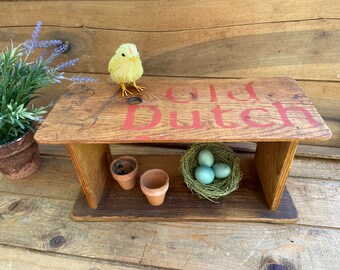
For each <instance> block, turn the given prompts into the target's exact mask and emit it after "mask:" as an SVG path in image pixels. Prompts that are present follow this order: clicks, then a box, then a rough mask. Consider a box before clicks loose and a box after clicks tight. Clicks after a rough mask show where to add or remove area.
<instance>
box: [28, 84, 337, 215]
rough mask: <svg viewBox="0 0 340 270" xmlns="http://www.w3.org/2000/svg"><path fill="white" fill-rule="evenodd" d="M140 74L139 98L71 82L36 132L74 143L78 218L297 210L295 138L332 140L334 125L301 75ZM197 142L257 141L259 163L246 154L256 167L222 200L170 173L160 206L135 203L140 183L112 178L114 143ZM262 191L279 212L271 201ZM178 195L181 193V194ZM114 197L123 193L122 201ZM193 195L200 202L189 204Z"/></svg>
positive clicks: (49, 138) (49, 140) (48, 139)
mask: <svg viewBox="0 0 340 270" xmlns="http://www.w3.org/2000/svg"><path fill="white" fill-rule="evenodd" d="M139 83H140V84H141V85H143V86H145V87H146V90H145V91H144V92H143V93H142V94H140V93H137V95H139V96H140V97H142V99H143V102H142V103H141V104H138V105H129V104H128V103H127V100H126V99H125V98H123V97H121V96H120V95H118V96H117V97H116V96H115V95H114V93H115V92H116V90H117V89H118V86H117V85H114V84H108V83H96V84H73V85H71V86H70V88H69V89H68V90H67V91H66V93H65V94H64V95H63V96H62V97H61V98H60V100H59V101H58V102H57V104H56V105H55V106H54V108H53V109H52V111H51V112H50V114H49V115H48V117H47V119H46V121H45V122H44V123H43V124H42V126H41V127H40V129H39V130H38V132H37V133H36V135H35V139H36V140H37V141H38V142H39V143H49V144H66V145H67V147H68V150H69V153H70V156H71V158H72V162H73V165H74V167H75V169H76V172H77V174H78V177H79V180H80V183H81V186H82V189H83V192H84V195H83V194H81V195H80V196H79V198H78V199H77V202H76V204H75V207H74V210H73V217H74V218H75V219H77V220H82V219H86V220H90V219H92V220H102V219H106V218H108V219H112V220H125V219H127V218H133V219H139V218H141V219H142V218H144V219H154V220H159V219H163V218H167V219H169V220H170V219H176V220H180V219H184V220H243V219H245V220H250V219H254V220H261V218H262V220H266V221H270V220H272V221H273V222H275V219H281V220H293V221H294V220H296V218H297V215H296V210H295V208H294V205H293V203H292V201H291V199H290V196H289V194H288V193H287V191H285V183H286V179H287V176H288V174H289V169H290V165H291V163H292V160H293V158H294V154H295V151H296V148H297V146H298V143H299V141H304V140H326V139H328V138H330V137H331V132H330V130H329V128H328V127H327V126H326V125H325V123H324V121H323V119H322V118H321V116H320V115H319V113H318V112H317V110H316V109H315V107H314V106H313V104H312V103H311V102H310V100H309V99H308V98H307V97H306V96H305V95H304V94H303V92H302V90H301V89H300V88H299V86H298V85H297V84H296V82H295V80H293V79H290V78H262V79H244V80H225V79H174V78H142V79H141V80H140V81H139ZM193 142H256V144H257V147H256V152H255V158H254V159H253V163H248V162H245V163H244V162H243V163H244V164H251V165H249V166H248V165H243V170H244V171H252V172H255V173H252V176H251V177H247V178H245V179H244V180H243V181H242V186H241V188H240V189H239V190H238V191H236V192H235V193H233V194H232V195H230V196H228V197H226V198H225V199H223V201H221V203H220V204H219V205H215V204H212V203H211V202H209V201H207V202H205V201H201V200H198V201H197V199H196V200H195V199H194V198H192V197H191V195H190V194H189V193H188V190H187V188H186V187H185V186H183V183H182V181H181V180H180V176H178V175H177V174H171V175H173V181H172V183H171V184H172V185H173V186H172V187H171V188H170V192H169V196H168V198H167V202H166V203H165V205H164V206H160V207H159V208H153V207H152V208H151V207H149V206H148V205H144V204H143V205H141V206H140V208H139V206H138V204H140V203H142V201H143V200H144V199H143V198H142V197H141V193H140V192H139V191H138V189H135V190H134V191H132V192H131V193H127V192H123V191H120V190H119V189H117V188H115V187H114V185H113V186H112V184H110V181H109V182H108V180H107V179H109V178H110V171H109V163H110V161H111V153H110V149H109V144H114V143H158V144H159V143H193ZM113 154H114V153H113ZM142 160H143V159H142ZM155 162H158V160H157V159H156V160H155V161H151V160H150V164H149V165H150V166H152V165H153V164H154V163H155ZM174 164H175V163H174ZM174 166H175V168H176V166H177V167H178V164H177V165H174ZM152 167H158V165H156V163H155V166H152ZM254 168H256V170H254ZM177 169H178V168H177ZM176 175H177V176H176ZM257 175H258V177H257ZM258 178H259V180H260V181H259V182H258V181H257V180H256V179H258ZM180 183H182V184H180ZM259 183H261V185H262V190H263V193H262V191H261V192H260V190H261V185H260V184H259ZM248 186H253V187H254V186H256V187H257V188H256V189H254V188H253V189H249V188H248ZM128 194H130V195H128ZM263 194H264V196H263ZM189 195H190V196H189ZM129 196H132V197H133V198H132V197H131V198H130V197H129ZM177 197H178V198H177ZM264 198H265V199H266V201H267V204H268V206H269V209H270V210H273V211H277V212H270V211H269V210H265V207H264V206H263V202H264ZM85 199H86V200H85ZM113 199H114V200H113ZM176 199H177V200H178V201H179V202H181V200H184V201H183V202H182V204H176ZM118 201H123V202H124V201H125V203H122V204H121V205H122V206H118V204H117V203H118ZM129 201H131V205H130V204H129ZM196 203H197V205H200V207H199V208H198V209H196V210H195V211H192V210H193V209H194V208H195V206H196ZM248 203H249V204H248ZM86 204H88V206H89V207H87V206H86ZM250 205H251V206H252V207H253V208H254V209H257V210H256V211H255V210H254V209H253V208H250ZM132 206H133V207H132ZM120 207H122V208H120ZM129 207H132V210H131V209H130V208H129ZM89 208H91V209H95V210H91V209H89ZM210 208H211V212H209V210H208V209H210ZM138 209H140V210H138ZM161 209H163V211H164V212H166V211H169V214H166V213H163V211H162V210H161ZM183 209H186V210H185V211H184V210H183ZM200 209H202V210H200ZM85 210H86V211H85ZM149 210H150V213H148V212H149ZM151 210H152V211H151ZM170 212H171V213H172V214H170ZM177 212H178V213H177ZM176 213H177V216H176ZM190 213H191V214H190ZM193 213H194V214H193ZM101 214H102V217H101V216H100V215H101ZM167 215H168V216H167ZM92 216H93V217H92ZM85 217H86V218H85Z"/></svg>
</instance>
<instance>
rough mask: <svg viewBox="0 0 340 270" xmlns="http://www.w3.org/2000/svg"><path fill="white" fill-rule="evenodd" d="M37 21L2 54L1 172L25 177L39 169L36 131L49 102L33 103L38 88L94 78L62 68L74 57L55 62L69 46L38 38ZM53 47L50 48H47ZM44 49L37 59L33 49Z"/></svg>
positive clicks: (13, 176) (38, 28)
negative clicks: (25, 37) (29, 36)
mask: <svg viewBox="0 0 340 270" xmlns="http://www.w3.org/2000/svg"><path fill="white" fill-rule="evenodd" d="M41 26H42V24H41V22H38V24H37V26H36V28H35V30H34V32H33V35H32V39H30V40H27V41H26V42H25V43H23V44H20V45H19V46H17V47H14V46H13V45H12V46H11V47H7V48H6V49H5V50H3V51H2V52H1V54H0V172H1V173H3V174H4V175H6V176H7V177H8V178H12V179H18V178H23V177H26V176H28V175H30V174H31V173H33V172H34V171H35V170H37V169H38V167H39V165H40V163H41V161H40V157H39V149H38V145H37V144H36V142H35V141H34V138H33V133H34V131H35V128H34V127H35V126H36V124H39V122H41V121H42V120H43V115H44V114H45V113H46V112H47V111H46V109H47V107H49V106H50V105H47V106H40V107H36V106H34V101H35V99H36V98H37V97H39V96H41V93H39V92H38V91H39V90H40V89H41V88H42V87H45V86H48V85H51V84H53V83H59V82H61V81H62V80H65V79H66V80H70V81H76V82H83V81H84V82H89V81H93V79H92V78H88V77H80V76H73V77H72V78H67V77H66V76H65V75H64V72H63V70H64V69H65V68H68V67H70V66H73V65H74V64H76V63H77V62H78V61H79V59H72V60H69V61H66V62H64V63H61V64H59V65H56V66H55V67H53V66H52V63H53V61H54V60H55V58H57V57H58V56H60V55H62V54H63V53H64V52H65V51H66V50H67V49H68V47H67V46H66V45H65V44H64V43H63V42H62V41H61V40H38V37H39V33H40V30H41ZM51 47H53V48H52V49H51V50H50V51H49V52H48V51H47V48H51ZM37 49H44V52H42V53H40V54H39V55H38V56H37V57H36V58H35V59H33V58H34V57H33V56H32V55H33V52H34V51H35V50H37Z"/></svg>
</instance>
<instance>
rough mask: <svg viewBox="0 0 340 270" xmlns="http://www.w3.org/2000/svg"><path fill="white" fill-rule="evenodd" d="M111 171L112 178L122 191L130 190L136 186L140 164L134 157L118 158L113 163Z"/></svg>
mask: <svg viewBox="0 0 340 270" xmlns="http://www.w3.org/2000/svg"><path fill="white" fill-rule="evenodd" d="M110 170H111V174H112V177H113V178H114V179H115V180H116V181H117V182H118V184H119V185H120V187H121V188H122V189H125V190H130V189H132V188H133V187H134V186H135V185H136V176H137V172H138V162H137V160H136V159H135V158H134V157H131V156H121V157H118V158H117V159H115V160H114V161H112V162H111V166H110Z"/></svg>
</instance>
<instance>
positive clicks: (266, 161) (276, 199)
mask: <svg viewBox="0 0 340 270" xmlns="http://www.w3.org/2000/svg"><path fill="white" fill-rule="evenodd" d="M297 146H298V141H289V142H258V143H257V147H256V153H255V163H256V168H257V172H258V175H259V178H260V181H261V183H262V188H263V191H264V194H265V196H266V200H267V203H268V205H269V208H270V209H271V210H273V211H275V210H277V208H278V206H279V205H280V201H281V197H282V194H283V191H284V187H285V184H286V180H287V177H288V174H289V171H290V166H291V164H292V161H293V158H294V155H295V152H296V149H297Z"/></svg>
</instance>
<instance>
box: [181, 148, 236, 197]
mask: <svg viewBox="0 0 340 270" xmlns="http://www.w3.org/2000/svg"><path fill="white" fill-rule="evenodd" d="M203 149H207V150H209V151H210V152H211V153H212V154H213V156H214V160H215V163H217V162H222V163H226V164H228V165H229V166H230V168H231V173H230V175H229V176H228V177H227V178H224V179H217V178H215V179H214V181H213V182H212V183H211V184H208V185H205V184H201V183H200V182H198V181H197V180H196V179H195V169H196V168H197V167H198V166H199V163H198V154H199V152H200V151H201V150H203ZM180 170H181V172H182V174H183V176H184V182H185V183H186V185H187V186H188V188H189V189H190V190H191V192H192V193H193V194H195V195H197V196H198V197H200V198H205V199H208V200H209V201H212V202H217V201H216V199H218V198H220V197H223V196H226V195H228V194H230V193H231V192H233V191H235V190H236V189H237V188H238V186H239V183H240V181H241V178H242V172H241V171H240V158H239V157H238V156H237V155H236V154H235V152H234V151H233V150H232V149H231V148H229V147H228V146H227V145H225V144H224V143H196V144H193V145H192V146H191V147H190V148H189V149H188V150H187V151H186V152H185V154H184V155H183V157H182V158H181V165H180Z"/></svg>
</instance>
